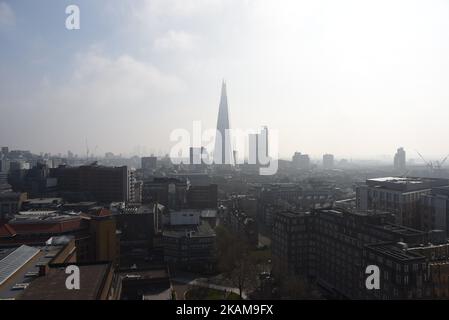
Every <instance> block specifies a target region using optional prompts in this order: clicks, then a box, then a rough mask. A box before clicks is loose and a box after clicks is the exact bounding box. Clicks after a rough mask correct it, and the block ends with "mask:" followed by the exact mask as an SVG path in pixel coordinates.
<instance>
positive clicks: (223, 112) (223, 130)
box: [214, 80, 234, 164]
mask: <svg viewBox="0 0 449 320" xmlns="http://www.w3.org/2000/svg"><path fill="white" fill-rule="evenodd" d="M229 129H230V126H229V110H228V97H227V93H226V82H225V81H224V80H223V84H222V86H221V98H220V106H219V109H218V120H217V136H216V138H215V150H214V162H215V164H234V159H233V158H234V157H233V150H232V147H231V134H230V131H229ZM218 133H220V134H218Z"/></svg>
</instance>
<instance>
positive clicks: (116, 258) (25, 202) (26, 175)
mask: <svg viewBox="0 0 449 320" xmlns="http://www.w3.org/2000/svg"><path fill="white" fill-rule="evenodd" d="M141 161H142V167H141V168H140V169H138V170H130V169H129V168H128V167H126V166H119V167H107V166H103V165H99V164H98V163H92V164H89V165H80V166H68V165H65V164H64V165H59V166H58V167H49V166H48V165H47V164H45V163H42V162H40V161H38V162H36V164H35V165H34V166H32V167H30V168H20V169H13V170H11V168H9V170H8V173H7V178H6V179H5V180H4V181H2V183H1V185H2V188H1V191H0V274H1V276H2V277H3V278H0V299H124V300H127V299H173V298H174V290H173V285H172V280H171V279H172V276H173V274H176V272H177V271H178V270H190V271H198V272H211V271H213V270H214V268H215V265H216V258H217V257H216V252H215V242H216V234H215V232H214V228H215V226H216V224H217V209H218V207H217V185H215V184H212V183H211V182H210V179H209V177H208V176H207V175H198V174H193V176H188V175H176V174H174V175H173V176H171V177H159V178H158V177H157V176H156V175H157V174H158V172H157V170H158V168H157V159H155V158H154V157H147V158H142V160H141ZM16 256H17V257H20V259H16V258H15V257H16ZM69 265H76V266H78V267H79V268H80V273H81V283H82V286H81V287H82V288H83V289H82V290H73V291H71V290H67V289H66V287H65V279H66V278H67V274H65V272H64V268H65V267H67V266H69Z"/></svg>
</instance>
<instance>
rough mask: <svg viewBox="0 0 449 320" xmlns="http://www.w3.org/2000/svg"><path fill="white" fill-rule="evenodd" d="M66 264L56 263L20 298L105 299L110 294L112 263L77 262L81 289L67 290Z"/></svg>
mask: <svg viewBox="0 0 449 320" xmlns="http://www.w3.org/2000/svg"><path fill="white" fill-rule="evenodd" d="M66 266H67V265H65V264H62V265H55V266H54V267H52V268H51V269H50V270H49V272H48V274H46V275H45V276H43V277H39V278H38V279H36V280H35V281H33V282H32V283H31V285H30V286H29V287H28V288H27V289H26V290H25V291H24V293H23V294H22V295H21V296H20V297H19V299H20V300H103V299H107V297H108V295H109V286H110V282H111V280H112V279H111V277H112V274H111V272H112V265H111V263H109V262H104V263H95V264H77V266H78V267H79V270H80V289H79V290H67V288H66V285H65V282H66V279H67V274H66V273H65V269H66Z"/></svg>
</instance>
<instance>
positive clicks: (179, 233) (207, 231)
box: [162, 221, 215, 238]
mask: <svg viewBox="0 0 449 320" xmlns="http://www.w3.org/2000/svg"><path fill="white" fill-rule="evenodd" d="M162 234H163V236H164V237H173V238H183V237H187V236H188V235H189V237H190V238H205V237H214V236H215V232H214V230H213V229H212V228H211V226H210V225H209V223H207V222H206V221H202V222H201V224H200V225H176V226H167V227H164V231H163V232H162Z"/></svg>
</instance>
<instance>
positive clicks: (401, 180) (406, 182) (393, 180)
mask: <svg viewBox="0 0 449 320" xmlns="http://www.w3.org/2000/svg"><path fill="white" fill-rule="evenodd" d="M366 185H368V186H370V187H375V188H383V189H387V190H394V191H402V192H406V191H417V190H425V189H431V188H434V187H441V186H448V185H449V180H448V179H435V178H419V177H381V178H374V179H367V180H366Z"/></svg>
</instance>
